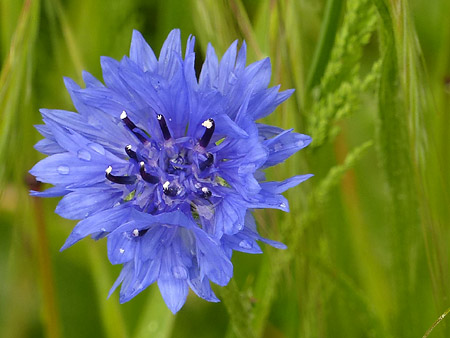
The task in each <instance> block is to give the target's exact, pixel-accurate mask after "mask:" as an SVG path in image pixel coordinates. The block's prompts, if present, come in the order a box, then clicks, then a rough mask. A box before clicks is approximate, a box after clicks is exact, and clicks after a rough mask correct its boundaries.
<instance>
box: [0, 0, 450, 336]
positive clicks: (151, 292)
mask: <svg viewBox="0 0 450 338" xmlns="http://www.w3.org/2000/svg"><path fill="white" fill-rule="evenodd" d="M449 10H450V5H449V2H448V1H447V0H436V1H434V2H433V6H430V2H429V1H425V0H412V1H409V2H408V1H406V0H399V1H388V0H347V1H343V0H326V1H325V0H322V1H315V0H299V1H297V0H280V1H272V0H262V1H256V0H223V1H213V0H198V1H197V0H191V1H177V0H168V1H156V0H151V1H144V0H133V1H127V0H114V1H106V0H99V1H91V0H66V1H61V0H41V1H38V0H22V1H15V0H1V1H0V60H1V64H2V67H1V72H0V156H1V161H0V178H1V180H0V188H1V193H0V276H1V277H2V288H0V337H14V338H15V337H52V338H53V337H55V338H56V337H69V338H70V337H108V338H109V337H111V338H112V337H129V338H141V337H177V338H178V337H191V336H194V337H420V336H421V335H424V334H425V333H426V336H427V337H448V336H450V329H449V327H450V325H449V324H448V323H447V321H448V318H445V314H447V313H448V310H446V309H448V307H449V305H450V304H449V299H450V292H449V289H450V270H449V267H450V265H449V264H448V263H449V260H450V246H449V245H448V242H449V240H450V229H449V228H448V225H447V223H448V219H450V211H449V210H450V209H449V208H448V205H449V204H450V200H449V196H450V195H449V191H450V181H449V180H448V172H449V170H450V160H449V158H450V147H448V145H449V144H450V139H449V138H450V133H448V131H447V127H448V125H449V122H450V118H449V116H450V110H449V109H450V108H449V107H450V104H449V103H450V94H449V93H450V89H449V82H450V81H449V80H448V79H449V76H450V47H449V46H450V44H449V43H448V41H449V37H450V26H448V24H447V21H448V18H447V16H448V15H447V14H448V11H449ZM173 27H179V28H181V30H182V36H183V39H185V38H186V37H187V36H188V35H189V34H193V35H195V36H196V37H197V56H198V58H199V59H200V60H201V59H203V58H204V53H205V51H206V46H207V43H208V42H211V43H212V44H213V45H214V47H215V48H216V51H217V52H218V54H222V53H223V52H224V51H225V49H226V48H227V47H228V46H229V44H230V43H231V42H232V41H234V40H236V39H240V40H242V39H245V40H246V41H247V44H248V49H249V51H248V54H249V62H252V61H255V60H256V59H260V58H262V57H265V56H269V57H270V58H271V62H272V68H273V77H272V79H273V84H274V85H275V84H278V83H281V84H282V86H283V88H296V93H295V94H294V96H293V97H292V98H291V99H289V100H288V101H287V102H286V103H284V104H283V105H282V106H281V107H280V108H279V109H278V111H276V112H275V114H273V115H271V116H269V117H267V121H266V122H268V123H272V124H275V125H279V126H280V127H283V128H291V127H294V128H295V129H296V131H298V132H303V133H309V134H311V135H312V136H313V143H312V144H311V146H310V147H309V149H306V150H305V151H303V152H301V153H300V154H298V155H295V156H294V157H293V158H291V159H289V160H288V161H286V163H284V164H282V165H281V166H279V167H278V168H277V169H276V170H269V171H268V173H267V176H268V177H269V178H270V179H274V180H282V179H284V178H286V177H288V176H290V175H295V174H302V173H309V172H311V173H314V174H315V177H313V178H312V179H310V180H309V181H308V182H306V183H304V184H302V185H301V186H300V187H298V188H295V189H294V190H293V191H290V192H288V193H287V197H288V199H289V201H290V208H291V212H290V213H288V214H283V213H281V212H278V211H258V212H256V217H257V221H258V224H259V229H260V232H261V233H262V235H264V236H267V237H270V238H274V239H278V240H281V241H284V242H285V243H286V244H287V245H288V249H287V250H275V249H273V248H270V247H267V246H264V245H262V248H263V250H264V251H265V253H264V255H262V256H251V255H243V254H236V255H235V256H234V257H233V262H234V263H235V278H234V279H233V280H232V281H231V282H230V284H229V285H228V286H227V287H225V288H218V287H217V288H215V291H216V292H217V294H218V295H219V296H220V298H221V299H222V303H219V304H211V303H207V302H205V301H202V300H199V299H197V298H196V297H191V296H190V297H189V298H188V301H187V303H186V305H185V307H184V308H183V309H182V310H181V311H180V312H179V314H177V316H173V315H172V314H171V313H170V311H169V310H168V309H167V308H166V306H165V304H164V302H163V300H162V298H161V296H160V294H159V292H158V290H157V286H152V287H150V288H149V289H148V290H146V291H144V292H143V293H142V294H141V295H139V296H138V297H136V298H135V299H133V300H132V301H130V302H129V303H127V304H124V305H120V304H119V303H118V297H117V294H114V295H113V296H112V297H111V299H106V295H107V292H108V290H109V288H110V286H111V285H112V283H113V281H114V279H115V278H116V276H117V275H118V271H119V270H118V267H115V266H111V265H110V264H109V262H108V260H107V257H106V248H105V245H104V241H100V242H97V243H96V242H93V241H89V240H85V241H83V242H81V243H79V244H77V245H76V246H74V247H73V248H71V249H69V250H67V251H65V252H63V253H60V252H59V248H60V247H61V245H62V244H63V243H64V239H65V237H66V236H67V235H68V233H69V232H70V229H71V228H72V227H73V225H74V222H70V221H67V220H63V219H61V218H60V217H58V216H56V215H55V214H54V212H53V210H54V208H55V205H56V201H55V200H36V199H32V198H31V197H29V196H28V194H27V190H28V187H25V186H24V183H23V182H24V180H25V177H26V173H27V171H28V170H29V168H30V167H31V166H32V165H33V163H35V162H36V161H37V160H38V159H39V158H40V157H39V156H40V155H38V154H37V152H36V151H35V150H34V149H33V144H34V143H35V142H36V141H37V140H38V139H39V138H40V136H39V135H38V133H37V132H36V131H35V130H34V129H33V127H32V125H33V124H37V123H39V121H40V116H39V113H38V108H40V107H47V108H63V109H73V107H72V105H71V103H70V99H69V96H68V94H67V93H66V91H65V89H64V88H63V86H62V77H63V76H70V77H73V78H74V79H76V80H77V81H78V80H80V78H81V71H82V70H83V69H86V70H88V71H90V72H92V73H93V74H94V75H96V76H99V77H100V76H101V71H100V65H99V57H100V55H109V56H113V57H115V58H120V57H121V56H122V55H124V54H126V53H127V52H128V48H129V41H130V37H131V30H132V29H133V28H137V29H139V30H141V31H142V33H143V34H144V36H145V37H146V38H147V40H148V41H149V42H150V43H151V45H152V46H153V47H154V49H155V51H156V52H157V51H158V49H159V48H160V46H161V43H162V41H163V40H164V38H165V36H166V35H167V33H168V31H169V30H170V29H171V28H173ZM372 145H373V146H372ZM28 183H29V184H32V182H28ZM442 314H444V315H443V316H441V315H442ZM433 323H434V324H433Z"/></svg>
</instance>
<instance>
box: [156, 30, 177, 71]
mask: <svg viewBox="0 0 450 338" xmlns="http://www.w3.org/2000/svg"><path fill="white" fill-rule="evenodd" d="M177 58H181V38H180V30H179V29H173V30H172V31H171V32H170V33H169V36H168V37H167V39H166V41H164V44H163V46H162V48H161V53H160V54H159V60H158V61H159V74H160V75H162V76H164V77H165V78H166V79H171V78H172V76H173V74H174V72H175V71H176V69H177V68H178V67H179V66H178V62H177V61H176V60H177Z"/></svg>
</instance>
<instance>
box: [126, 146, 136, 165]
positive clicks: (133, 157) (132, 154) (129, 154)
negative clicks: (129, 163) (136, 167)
mask: <svg viewBox="0 0 450 338" xmlns="http://www.w3.org/2000/svg"><path fill="white" fill-rule="evenodd" d="M125 151H126V153H127V155H128V157H129V158H132V159H133V160H135V161H137V155H136V152H135V151H133V150H131V145H130V144H129V145H127V146H126V147H125Z"/></svg>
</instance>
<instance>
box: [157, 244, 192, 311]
mask: <svg viewBox="0 0 450 338" xmlns="http://www.w3.org/2000/svg"><path fill="white" fill-rule="evenodd" d="M175 262H177V258H176V257H175V253H174V252H172V250H166V251H165V253H164V255H163V257H162V262H161V271H160V274H159V278H158V287H159V290H160V292H161V295H162V297H163V299H164V301H165V302H166V304H167V306H168V307H169V309H170V311H172V313H174V314H175V313H177V312H178V310H180V309H181V307H182V306H183V304H184V303H185V302H186V297H187V294H188V290H189V288H188V284H187V282H186V278H187V270H186V271H185V273H184V274H183V273H181V277H182V278H177V277H180V275H179V274H178V272H177V273H174V268H179V269H186V268H185V267H183V266H182V265H175V264H177V263H175ZM174 263H175V264H174ZM175 276H177V277H175Z"/></svg>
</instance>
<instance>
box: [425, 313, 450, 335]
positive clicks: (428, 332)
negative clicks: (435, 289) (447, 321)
mask: <svg viewBox="0 0 450 338" xmlns="http://www.w3.org/2000/svg"><path fill="white" fill-rule="evenodd" d="M449 312H450V308H448V309H447V310H445V312H444V313H443V314H441V315H440V316H439V318H438V319H436V321H435V322H434V323H433V325H431V327H430V328H429V329H428V330H427V332H425V334H424V335H423V337H422V338H427V337H428V336H429V335H430V333H431V331H433V329H434V328H435V327H436V326H437V325H438V324H439V323H440V322H441V321H442V320H443V319H444V318H445V316H447V315H448V314H449Z"/></svg>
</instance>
